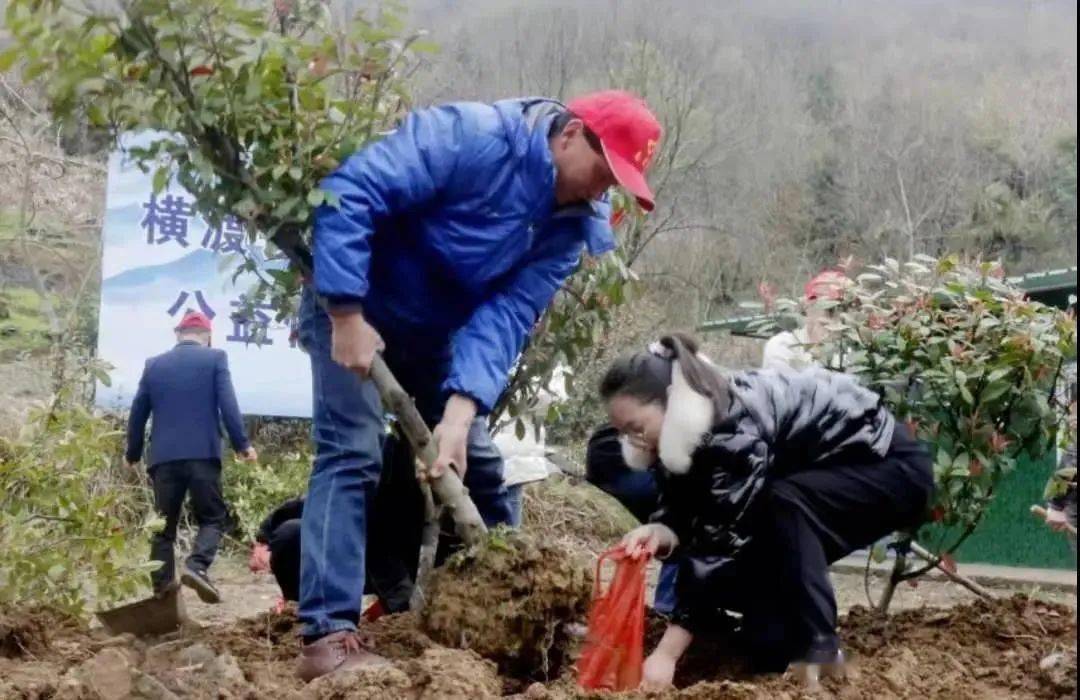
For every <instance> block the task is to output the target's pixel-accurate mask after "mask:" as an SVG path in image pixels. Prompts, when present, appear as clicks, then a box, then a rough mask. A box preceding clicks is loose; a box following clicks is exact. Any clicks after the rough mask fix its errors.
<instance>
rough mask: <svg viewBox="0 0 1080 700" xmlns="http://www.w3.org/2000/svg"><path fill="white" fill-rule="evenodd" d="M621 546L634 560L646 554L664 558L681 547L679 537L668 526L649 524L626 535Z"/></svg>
mask: <svg viewBox="0 0 1080 700" xmlns="http://www.w3.org/2000/svg"><path fill="white" fill-rule="evenodd" d="M620 544H621V546H622V548H623V551H624V552H626V555H627V556H629V557H633V558H634V559H637V558H638V557H641V556H644V555H646V554H647V555H649V556H661V557H663V556H667V555H668V554H670V553H671V551H672V550H673V549H675V548H676V547H677V546H679V537H678V536H677V535H676V534H675V531H674V530H672V529H671V528H670V527H668V526H667V525H661V524H660V523H648V524H647V525H642V526H641V527H636V528H634V529H633V530H631V531H630V532H628V533H626V536H625V537H623V538H622V542H621V543H620Z"/></svg>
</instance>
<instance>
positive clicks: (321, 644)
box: [296, 630, 390, 683]
mask: <svg viewBox="0 0 1080 700" xmlns="http://www.w3.org/2000/svg"><path fill="white" fill-rule="evenodd" d="M367 646H369V644H368V642H367V641H366V640H365V639H364V638H363V637H361V636H360V634H359V633H357V632H356V631H354V630H342V631H340V632H333V633H331V634H328V635H326V636H325V637H320V638H319V639H316V640H314V641H312V642H310V643H307V644H305V645H304V648H303V649H302V650H301V651H300V658H299V660H298V662H297V665H296V675H297V676H298V677H299V678H300V679H301V680H302V681H304V682H305V683H307V682H309V681H312V680H314V679H316V678H319V677H320V676H325V675H326V674H328V673H335V672H337V671H348V670H350V669H355V668H361V667H364V666H383V665H385V664H388V663H390V662H389V661H388V660H387V659H385V658H383V657H382V656H379V655H378V654H376V653H374V652H371V651H368V649H366V648H365V647H367Z"/></svg>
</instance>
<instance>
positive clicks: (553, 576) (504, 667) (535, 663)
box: [421, 530, 592, 680]
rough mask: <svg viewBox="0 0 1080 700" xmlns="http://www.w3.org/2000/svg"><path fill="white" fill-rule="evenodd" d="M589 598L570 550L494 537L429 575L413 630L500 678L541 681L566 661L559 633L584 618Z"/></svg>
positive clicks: (513, 536) (586, 579)
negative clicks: (472, 656)
mask: <svg viewBox="0 0 1080 700" xmlns="http://www.w3.org/2000/svg"><path fill="white" fill-rule="evenodd" d="M591 593H592V576H591V572H590V571H589V569H588V568H587V567H586V566H585V565H584V562H582V561H580V560H579V558H578V557H575V556H574V555H573V554H572V553H571V552H570V551H568V550H566V549H564V548H562V547H560V546H558V545H557V544H552V543H546V542H541V541H539V540H538V539H537V538H535V537H534V536H530V535H528V534H526V533H522V532H516V531H510V530H496V531H495V532H493V533H492V534H491V535H490V537H489V538H488V539H486V540H485V541H484V542H483V543H481V544H479V545H475V546H472V547H469V548H467V549H465V550H463V551H461V552H459V553H457V554H455V555H454V556H453V557H451V558H450V559H449V560H448V561H447V563H446V565H445V566H443V567H441V568H440V569H438V570H437V571H436V572H435V574H434V576H433V577H432V584H431V591H430V593H429V598H428V604H427V606H426V607H425V608H424V611H423V617H422V620H421V623H422V626H423V629H424V631H425V632H427V633H428V635H430V636H431V638H432V639H434V640H435V641H437V642H439V643H440V644H443V645H445V646H449V647H457V648H461V649H472V650H473V651H476V652H477V653H479V654H480V655H481V656H483V657H485V658H488V659H491V660H492V661H495V662H496V663H497V664H498V666H499V670H500V671H501V672H502V673H504V674H507V675H510V676H514V677H518V678H533V679H538V680H548V679H551V678H554V677H556V676H557V675H558V674H559V673H560V671H561V669H562V666H563V663H564V661H565V659H566V656H567V653H566V652H567V650H568V646H569V642H570V638H569V637H568V635H567V634H566V632H565V626H566V624H567V623H569V622H575V621H578V620H581V619H582V618H583V617H584V615H585V612H586V608H587V606H588V603H589V598H590V595H591Z"/></svg>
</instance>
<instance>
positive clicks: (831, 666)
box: [788, 649, 845, 691]
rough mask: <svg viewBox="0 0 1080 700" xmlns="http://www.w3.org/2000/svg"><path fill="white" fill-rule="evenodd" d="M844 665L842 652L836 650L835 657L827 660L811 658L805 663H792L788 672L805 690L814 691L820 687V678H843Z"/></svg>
mask: <svg viewBox="0 0 1080 700" xmlns="http://www.w3.org/2000/svg"><path fill="white" fill-rule="evenodd" d="M844 663H845V662H844V652H843V651H840V650H839V649H838V650H837V651H836V654H835V656H833V657H832V658H831V659H829V660H822V659H820V658H813V660H807V661H794V662H792V664H791V666H790V667H789V669H788V671H789V672H790V673H791V675H792V677H794V678H795V680H796V681H798V682H799V683H801V684H802V685H803V686H804V687H805V688H806V689H807V690H810V691H814V690H818V689H819V688H820V687H821V679H822V678H843V677H844V675H845V667H844Z"/></svg>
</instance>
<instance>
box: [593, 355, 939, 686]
mask: <svg viewBox="0 0 1080 700" xmlns="http://www.w3.org/2000/svg"><path fill="white" fill-rule="evenodd" d="M600 391H601V395H602V396H603V398H604V400H605V401H606V402H607V406H608V412H609V414H610V416H611V422H612V424H613V425H614V426H615V427H616V428H617V429H618V430H619V432H620V433H621V434H622V436H623V437H622V439H623V446H624V450H623V451H624V455H625V458H626V461H627V463H628V464H629V465H630V466H632V467H637V468H646V467H648V466H649V465H651V464H653V463H654V462H656V461H657V460H659V462H660V464H661V465H662V469H661V470H659V484H660V505H659V508H658V509H657V511H656V512H655V513H653V514H652V516H651V518H650V521H651V522H650V523H649V524H647V525H642V526H641V527H639V528H637V529H635V530H633V531H632V532H630V533H629V534H628V535H627V536H626V537H625V538H624V540H623V546H624V548H625V549H626V550H627V551H628V553H630V554H631V555H642V554H644V553H646V552H648V553H650V554H655V555H658V556H661V557H669V558H674V559H675V560H676V561H678V564H679V572H678V580H677V585H676V605H675V610H674V612H673V614H672V619H671V623H670V624H669V626H668V628H667V631H666V632H665V634H664V636H663V638H662V639H661V641H660V643H659V644H658V645H657V647H656V649H655V650H654V651H653V652H652V654H650V656H649V657H648V659H647V660H646V662H645V668H644V682H645V684H646V685H647V686H652V687H663V686H667V685H670V684H671V681H672V677H673V675H674V671H675V663H676V661H677V660H678V659H679V658H680V656H681V655H682V654H683V652H684V651H685V650H686V649H687V647H688V646H689V644H690V643H691V641H692V639H693V635H694V634H695V632H698V631H704V630H703V626H704V625H706V624H707V621H709V620H710V619H715V616H716V613H717V611H718V610H728V611H734V612H738V613H741V614H742V630H741V640H742V642H743V643H744V645H745V649H746V651H747V653H748V655H749V657H750V660H751V662H752V664H753V666H754V667H755V669H756V670H759V671H783V670H784V669H785V668H786V667H789V666H790V667H791V669H792V670H793V671H795V672H796V673H797V675H799V676H800V677H801V679H802V680H803V681H804V682H806V683H807V684H808V685H816V683H817V679H818V676H819V675H820V674H821V673H824V672H838V671H839V670H841V668H842V658H843V657H842V654H841V651H840V644H839V639H838V637H837V634H836V623H837V609H836V600H835V597H834V595H833V590H832V586H831V584H830V582H829V577H828V566H829V564H830V563H831V562H833V561H836V560H837V559H840V558H841V557H843V556H845V555H846V554H848V553H850V552H852V551H854V550H856V549H859V548H861V547H865V546H868V545H870V544H871V543H873V542H875V541H876V540H878V539H879V538H881V537H884V536H885V535H888V534H889V533H891V532H893V531H895V530H898V529H903V528H907V527H911V526H914V525H916V524H917V523H919V522H920V521H921V519H922V518H923V517H924V514H925V512H926V507H927V505H928V503H929V501H930V497H931V495H932V493H933V488H934V487H933V473H932V468H931V460H930V457H929V455H928V453H927V452H926V450H925V449H924V448H923V447H922V446H921V445H920V444H919V443H918V442H917V441H916V440H915V439H913V437H912V436H911V435H910V433H909V432H908V430H907V429H906V427H905V426H903V425H902V424H899V423H897V421H896V420H895V419H894V417H893V416H892V414H890V413H889V411H888V410H887V409H886V408H885V407H884V406H882V404H881V401H880V399H879V397H878V396H877V395H876V394H874V393H873V392H871V391H869V390H867V389H864V388H862V387H860V386H859V385H858V384H857V383H856V382H855V380H854V379H853V378H851V377H849V376H846V375H843V374H837V373H832V372H826V371H824V370H820V369H807V370H803V371H801V372H798V371H776V370H761V371H750V372H735V373H724V372H721V371H720V370H719V369H718V368H716V367H715V366H714V365H712V364H711V363H709V362H708V361H707V360H705V359H704V358H703V357H702V356H700V355H698V354H697V350H696V343H695V342H694V341H693V340H692V339H690V338H687V337H685V336H668V337H665V338H663V339H662V340H661V341H660V342H658V343H654V344H653V345H651V346H650V348H649V350H648V351H647V352H641V353H637V354H635V355H632V356H629V357H625V358H622V359H620V360H618V361H617V362H616V363H615V364H614V365H613V366H612V367H611V368H610V369H609V371H608V373H607V375H606V376H605V377H604V379H603V382H602V383H601V388H600Z"/></svg>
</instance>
